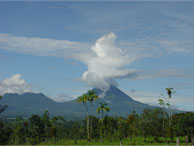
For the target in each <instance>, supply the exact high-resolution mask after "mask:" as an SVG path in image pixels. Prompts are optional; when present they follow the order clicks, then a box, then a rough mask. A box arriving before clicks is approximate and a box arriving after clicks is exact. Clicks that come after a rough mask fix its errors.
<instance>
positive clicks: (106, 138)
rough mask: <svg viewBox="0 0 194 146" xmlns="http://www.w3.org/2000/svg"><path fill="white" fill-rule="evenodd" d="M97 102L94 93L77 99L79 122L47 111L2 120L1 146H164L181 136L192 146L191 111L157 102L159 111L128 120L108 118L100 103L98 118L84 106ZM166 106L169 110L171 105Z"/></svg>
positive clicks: (2, 108)
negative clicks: (82, 113) (81, 113)
mask: <svg viewBox="0 0 194 146" xmlns="http://www.w3.org/2000/svg"><path fill="white" fill-rule="evenodd" d="M97 99H98V96H96V95H95V93H94V92H93V91H89V92H88V93H87V94H84V95H82V96H81V97H79V98H78V99H77V101H78V102H81V103H83V105H84V106H83V107H85V109H86V117H85V118H84V119H80V120H69V119H64V118H63V117H61V116H54V117H50V116H49V112H48V111H45V112H44V114H43V115H32V116H31V117H30V118H28V119H24V118H22V117H17V118H16V119H3V118H1V120H0V144H1V145H4V144H11V145H18V144H33V145H34V144H73V145H75V144H116V143H118V144H119V143H120V144H141V143H138V142H140V141H142V144H150V143H157V144H165V143H175V142H176V141H177V139H176V138H179V140H180V143H181V142H183V141H181V140H183V137H184V141H185V139H186V141H188V142H190V143H193V144H194V113H192V112H185V113H178V114H170V112H169V110H167V109H166V108H165V106H164V103H165V102H164V101H163V100H159V104H160V105H161V108H156V109H144V111H143V113H142V114H136V112H135V111H133V112H132V113H131V114H129V115H128V116H127V117H111V116H107V115H106V112H109V111H110V112H111V109H110V108H109V107H108V104H106V103H99V108H98V109H95V110H96V112H98V113H99V114H100V115H101V118H97V117H95V116H93V115H92V112H89V111H88V107H87V106H89V105H90V106H92V103H93V102H94V101H96V100H97ZM87 101H89V102H90V103H91V104H87ZM166 105H167V106H168V107H169V105H170V104H169V103H167V104H166ZM6 108H7V106H6V105H4V106H3V105H1V106H0V113H2V112H3V111H5V110H6ZM0 116H1V115H0ZM185 137H186V138H185ZM181 138H182V139H181ZM140 139H141V140H140ZM83 142H85V143H83Z"/></svg>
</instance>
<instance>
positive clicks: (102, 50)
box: [80, 33, 136, 90]
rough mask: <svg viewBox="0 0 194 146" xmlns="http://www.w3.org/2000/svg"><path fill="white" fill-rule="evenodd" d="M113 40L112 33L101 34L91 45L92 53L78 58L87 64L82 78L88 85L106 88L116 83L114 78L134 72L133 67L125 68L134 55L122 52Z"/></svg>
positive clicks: (113, 35) (114, 36) (133, 58)
mask: <svg viewBox="0 0 194 146" xmlns="http://www.w3.org/2000/svg"><path fill="white" fill-rule="evenodd" d="M115 40H116V35H115V34H114V33H109V34H107V35H104V36H102V37H101V38H99V39H98V40H97V41H96V43H95V45H93V46H92V47H91V50H92V51H93V55H91V56H88V55H87V56H85V55H82V57H81V58H80V59H81V60H82V61H83V62H84V63H85V64H86V65H87V66H88V70H87V71H85V72H84V73H83V75H82V79H83V80H84V81H86V82H87V83H88V84H89V85H91V86H93V87H97V88H100V89H103V90H107V89H108V88H109V86H110V85H116V84H117V83H116V82H115V80H114V79H116V78H121V77H125V76H128V75H129V74H132V73H133V72H134V70H133V69H127V68H126V65H128V64H129V63H131V62H133V61H134V60H135V59H136V58H135V57H136V56H134V57H131V56H129V55H128V54H124V52H123V50H122V49H121V48H119V47H117V46H116V43H115Z"/></svg>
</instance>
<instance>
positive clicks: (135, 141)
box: [40, 137, 185, 145]
mask: <svg viewBox="0 0 194 146" xmlns="http://www.w3.org/2000/svg"><path fill="white" fill-rule="evenodd" d="M158 140H159V141H160V142H155V141H154V137H148V138H147V140H146V142H144V138H143V137H133V139H132V140H131V141H130V139H129V138H125V139H123V140H122V145H166V141H165V139H164V138H163V137H160V138H159V139H158ZM168 140H169V139H168ZM179 140H180V145H185V142H184V140H185V138H184V137H179ZM175 141H176V138H174V143H170V145H176V143H175ZM40 145H120V141H119V140H113V141H110V140H108V139H104V141H103V142H101V141H100V140H92V141H89V142H88V141H87V140H77V143H76V142H75V140H66V139H60V140H58V141H57V142H56V143H55V141H54V139H50V140H49V141H48V142H47V143H45V142H43V143H41V144H40Z"/></svg>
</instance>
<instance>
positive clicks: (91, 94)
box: [87, 90, 99, 139]
mask: <svg viewBox="0 0 194 146" xmlns="http://www.w3.org/2000/svg"><path fill="white" fill-rule="evenodd" d="M87 95H88V101H89V102H90V103H91V114H90V115H91V116H92V113H93V102H94V101H96V100H98V99H99V97H98V96H97V95H96V92H95V91H93V90H88V93H87ZM88 119H89V121H90V123H89V125H90V126H89V127H90V128H89V129H90V130H89V133H90V138H91V139H92V118H90V116H89V117H88Z"/></svg>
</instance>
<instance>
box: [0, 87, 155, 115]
mask: <svg viewBox="0 0 194 146" xmlns="http://www.w3.org/2000/svg"><path fill="white" fill-rule="evenodd" d="M92 90H94V91H96V94H97V95H98V96H100V97H101V98H100V99H99V100H98V101H96V102H95V103H94V104H93V110H92V111H93V112H92V114H93V115H96V116H98V114H97V113H96V112H95V110H96V108H97V107H98V106H99V103H98V102H104V103H107V104H108V106H109V107H110V108H111V111H110V112H109V113H107V114H108V115H111V116H124V117H126V116H127V115H128V114H130V113H132V112H133V111H136V113H139V114H140V113H142V112H143V110H144V109H145V108H147V109H153V108H156V107H153V106H150V105H148V104H144V103H141V102H139V101H136V100H134V99H132V98H131V97H130V96H128V95H127V94H125V93H124V92H122V91H121V90H120V89H118V88H117V87H114V86H111V87H110V88H109V90H107V91H106V92H104V91H102V90H100V89H97V88H94V89H92ZM0 105H8V108H7V110H6V111H5V112H4V113H2V116H3V115H4V116H8V117H17V116H22V117H29V116H31V115H32V114H39V115H42V114H43V112H44V111H45V110H48V111H49V113H50V115H51V116H56V115H60V116H64V117H67V118H70V117H71V118H81V117H84V116H85V107H84V106H83V104H81V103H77V102H76V99H74V100H71V101H67V102H55V101H53V100H51V99H50V98H48V97H46V96H45V95H44V94H42V93H38V94H37V93H24V94H22V95H18V94H15V93H9V94H5V95H4V96H3V99H2V100H1V101H0ZM88 107H89V110H90V111H91V109H90V104H89V103H88Z"/></svg>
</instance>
